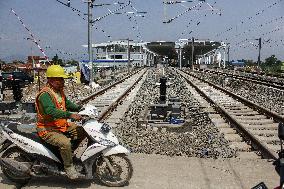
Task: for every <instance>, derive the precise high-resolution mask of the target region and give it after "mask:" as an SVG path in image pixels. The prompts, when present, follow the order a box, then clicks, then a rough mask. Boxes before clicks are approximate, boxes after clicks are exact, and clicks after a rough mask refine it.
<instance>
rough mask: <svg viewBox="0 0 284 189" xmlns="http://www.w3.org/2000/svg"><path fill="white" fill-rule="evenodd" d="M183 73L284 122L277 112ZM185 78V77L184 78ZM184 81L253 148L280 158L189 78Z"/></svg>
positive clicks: (273, 157) (267, 155) (283, 118)
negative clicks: (214, 108)
mask: <svg viewBox="0 0 284 189" xmlns="http://www.w3.org/2000/svg"><path fill="white" fill-rule="evenodd" d="M183 73H185V74H188V75H190V76H192V77H194V78H196V79H198V80H201V81H203V82H205V83H208V84H209V85H210V86H212V87H216V88H217V89H218V90H220V91H222V92H224V93H226V94H228V95H230V96H232V97H233V98H236V99H238V100H239V101H241V102H243V103H244V104H247V105H248V106H249V107H251V108H252V109H257V110H260V111H262V112H264V113H265V114H267V115H268V116H270V117H272V118H273V119H274V120H277V121H284V117H282V116H280V115H279V114H277V113H275V112H271V111H270V110H268V109H266V108H263V107H261V106H259V105H257V104H255V103H253V102H251V101H248V100H246V99H244V98H242V97H240V96H238V95H236V94H233V93H231V92H229V91H227V90H225V89H223V88H221V87H219V86H216V85H215V84H213V83H211V82H208V81H206V80H204V79H201V78H199V77H197V76H195V75H192V74H189V73H186V72H184V71H183ZM181 75H182V74H181ZM183 77H184V76H183ZM184 79H185V80H186V81H187V82H188V83H189V84H190V85H191V86H192V87H194V88H195V89H196V90H197V91H198V92H199V93H200V94H201V95H202V96H203V97H204V98H205V99H206V100H208V101H209V102H210V103H212V104H214V106H216V108H217V109H218V110H219V112H221V113H222V114H223V115H224V116H225V117H226V118H227V119H228V120H229V121H230V122H231V123H233V124H234V125H235V126H236V127H237V129H238V130H240V131H241V133H243V134H244V135H245V138H248V139H249V140H250V141H251V142H252V144H253V146H256V148H257V149H259V150H260V151H261V152H262V153H263V155H264V156H265V157H268V158H272V159H277V158H278V155H277V154H276V153H275V152H274V151H272V150H271V149H269V148H268V147H267V145H266V144H264V143H263V142H261V141H260V140H259V139H257V138H256V137H255V136H254V135H253V134H252V133H251V132H250V131H249V130H248V129H246V128H245V126H244V125H243V124H241V123H239V122H238V121H237V120H236V119H234V118H233V117H232V116H231V115H230V114H229V113H228V112H227V111H226V110H225V109H224V108H222V107H221V106H219V105H218V104H217V103H215V102H214V101H213V100H212V99H211V98H210V97H209V96H207V95H206V94H205V93H204V92H203V91H202V90H200V89H199V88H198V86H196V85H195V84H194V83H192V82H191V81H190V80H189V79H188V78H186V77H184Z"/></svg>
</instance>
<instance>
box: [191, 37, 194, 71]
mask: <svg viewBox="0 0 284 189" xmlns="http://www.w3.org/2000/svg"><path fill="white" fill-rule="evenodd" d="M193 57H194V37H193V38H192V40H191V64H192V69H193V70H194V60H193Z"/></svg>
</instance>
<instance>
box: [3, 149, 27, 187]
mask: <svg viewBox="0 0 284 189" xmlns="http://www.w3.org/2000/svg"><path fill="white" fill-rule="evenodd" d="M1 157H2V158H12V159H14V160H16V161H18V162H32V161H31V160H30V158H29V157H28V155H27V154H26V153H25V152H24V151H23V150H21V149H20V148H18V147H12V148H9V149H7V150H6V151H5V152H4V153H3V154H2V156H1ZM1 168H2V172H3V174H4V175H5V176H6V177H7V178H8V179H9V180H11V181H12V182H15V183H19V184H26V183H28V182H29V180H30V179H31V176H30V175H28V174H17V173H15V172H13V171H12V170H10V169H8V168H6V167H4V166H1Z"/></svg>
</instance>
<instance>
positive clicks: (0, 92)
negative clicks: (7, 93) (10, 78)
mask: <svg viewBox="0 0 284 189" xmlns="http://www.w3.org/2000/svg"><path fill="white" fill-rule="evenodd" d="M2 81H3V76H2V62H1V61H0V102H2V101H3V100H4V95H3V83H2Z"/></svg>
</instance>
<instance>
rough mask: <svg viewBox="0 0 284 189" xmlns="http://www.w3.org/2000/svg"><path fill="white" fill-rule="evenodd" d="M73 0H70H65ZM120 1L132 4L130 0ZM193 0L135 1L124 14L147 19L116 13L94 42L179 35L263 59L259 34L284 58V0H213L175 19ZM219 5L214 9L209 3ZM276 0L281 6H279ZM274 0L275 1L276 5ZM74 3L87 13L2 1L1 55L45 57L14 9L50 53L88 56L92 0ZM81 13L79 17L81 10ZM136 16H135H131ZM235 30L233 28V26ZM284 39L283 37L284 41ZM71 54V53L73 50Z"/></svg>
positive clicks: (265, 52)
mask: <svg viewBox="0 0 284 189" xmlns="http://www.w3.org/2000/svg"><path fill="white" fill-rule="evenodd" d="M61 1H63V2H67V0H61ZM114 2H117V1H114V0H96V1H95V4H99V3H114ZM120 2H125V3H127V2H128V1H126V0H120ZM198 3H200V2H199V1H197V0H193V2H188V3H182V4H176V5H164V4H163V0H132V4H131V5H132V7H131V6H128V7H126V8H125V9H123V10H122V11H119V12H129V11H132V12H133V11H135V9H137V10H138V11H147V14H146V15H145V17H139V16H134V15H133V14H128V15H127V14H120V15H110V16H107V17H105V18H104V19H101V20H100V21H98V22H96V25H95V26H94V27H93V30H92V32H93V35H92V40H93V41H94V42H96V43H98V42H106V41H109V40H119V39H125V38H130V39H134V40H143V41H177V40H178V39H179V38H183V39H184V38H192V37H194V38H196V39H209V40H213V41H225V42H227V43H230V44H231V48H230V59H242V58H244V59H253V60H257V56H258V49H257V45H258V42H257V41H256V40H255V39H257V38H259V37H261V38H262V39H263V44H262V51H261V59H262V60H263V59H264V58H267V57H269V56H271V55H272V54H275V55H276V57H277V58H278V59H280V60H283V61H284V13H283V12H284V11H283V10H284V0H237V1H236V0H216V1H213V0H212V1H211V0H207V1H206V3H202V6H201V7H198V9H199V10H196V9H193V10H191V11H188V12H186V13H184V14H182V15H181V16H179V17H177V18H176V19H174V20H173V21H172V22H171V23H168V24H165V23H163V21H165V20H168V19H170V18H174V17H176V16H177V15H179V14H181V13H183V12H184V11H186V10H187V9H188V8H189V7H193V6H194V5H196V4H198ZM207 3H208V4H209V5H212V6H213V8H215V9H220V10H221V16H220V15H219V14H218V13H219V10H214V11H212V10H210V7H209V6H208V5H207ZM274 3H276V4H274ZM273 4H274V5H273ZM71 6H72V7H74V8H76V9H78V10H80V11H81V12H77V11H72V9H71V8H69V7H66V6H64V5H61V4H60V3H58V2H57V1H56V0H8V1H7V0H0V59H4V58H5V57H8V56H11V55H22V56H26V55H28V54H31V52H32V53H33V54H34V55H41V53H40V51H39V49H38V47H37V46H36V45H35V44H34V43H32V42H31V41H30V40H27V39H26V38H29V37H30V36H29V33H28V32H27V31H26V30H25V29H24V27H23V26H22V25H21V23H20V22H19V21H18V20H17V17H16V16H15V15H14V14H13V13H11V11H10V10H11V8H13V9H14V10H15V12H16V13H17V14H18V15H19V16H20V17H21V18H22V20H23V21H24V23H25V24H26V26H27V27H28V28H29V29H30V30H31V31H32V33H33V34H34V35H35V37H36V39H37V40H40V41H39V43H40V45H41V47H42V48H43V49H44V51H45V52H46V54H47V55H48V57H51V58H52V57H53V56H54V55H55V54H56V53H57V54H58V56H59V57H62V58H65V59H67V57H69V58H75V59H78V58H79V59H80V58H84V57H85V58H87V56H84V55H83V54H86V53H87V49H86V48H83V47H82V45H83V44H87V20H86V19H85V20H84V19H83V18H87V17H86V16H84V15H83V14H84V13H87V4H86V3H84V2H83V1H82V0H71ZM117 8H119V5H115V4H113V5H110V6H103V7H94V9H93V11H92V12H93V15H94V16H93V17H94V18H98V17H102V16H104V15H106V14H108V13H109V12H108V10H107V9H110V10H115V9H117ZM78 13H79V14H81V16H78V15H77V14H78ZM130 17H131V18H130ZM230 28H231V29H230ZM281 40H282V41H281ZM67 53H68V54H67Z"/></svg>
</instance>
